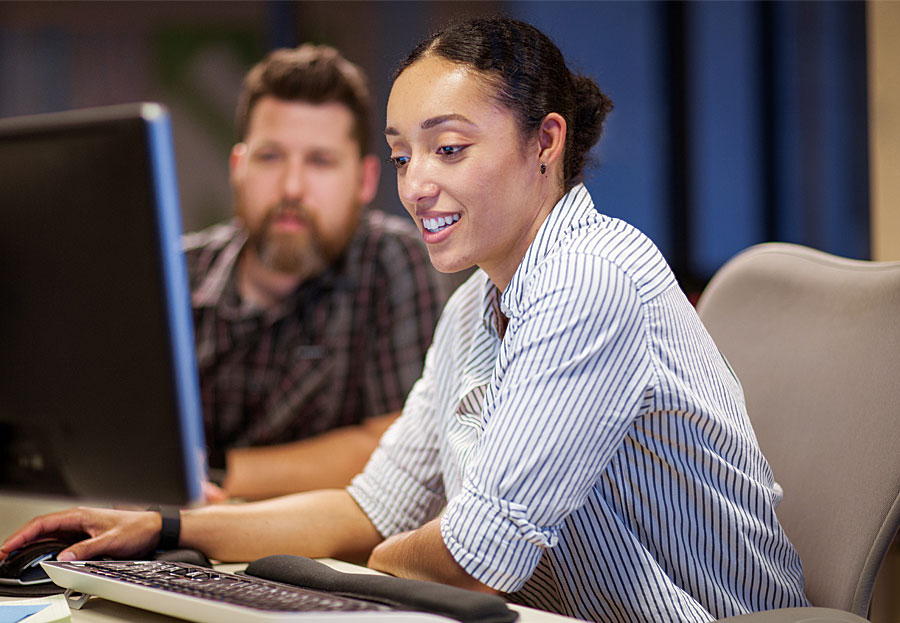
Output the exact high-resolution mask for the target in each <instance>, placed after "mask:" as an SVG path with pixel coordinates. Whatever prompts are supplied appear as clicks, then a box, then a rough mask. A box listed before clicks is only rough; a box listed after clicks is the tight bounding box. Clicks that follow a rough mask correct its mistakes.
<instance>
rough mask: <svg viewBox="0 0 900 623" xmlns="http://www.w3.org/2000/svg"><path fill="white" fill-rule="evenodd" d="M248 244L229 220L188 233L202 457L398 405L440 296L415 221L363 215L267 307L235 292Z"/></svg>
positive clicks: (415, 372) (218, 459)
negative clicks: (313, 269)
mask: <svg viewBox="0 0 900 623" xmlns="http://www.w3.org/2000/svg"><path fill="white" fill-rule="evenodd" d="M245 241H246V233H245V232H244V231H243V230H242V229H241V228H239V227H236V226H235V225H233V224H222V225H217V226H214V227H212V228H209V229H207V230H204V231H203V232H198V233H195V234H191V235H188V236H186V237H185V249H186V256H187V263H188V270H189V274H190V279H191V290H192V299H193V308H194V325H195V335H196V341H197V364H198V368H199V372H200V388H201V393H202V397H203V415H204V419H205V423H206V440H207V444H208V446H209V457H210V464H211V465H212V466H213V467H223V466H224V458H225V452H226V451H227V450H228V449H229V448H234V447H244V446H257V445H265V444H274V443H285V442H289V441H294V440H297V439H304V438H307V437H311V436H314V435H318V434H321V433H323V432H326V431H328V430H331V429H333V428H336V427H339V426H349V425H353V424H358V423H360V422H361V421H362V420H363V419H365V418H367V417H372V416H377V415H383V414H385V413H389V412H392V411H397V410H399V409H400V408H401V407H402V406H403V402H404V401H405V400H406V396H407V394H408V393H409V390H410V388H411V387H412V385H413V383H414V382H415V381H416V379H417V378H419V375H421V373H422V364H423V362H424V360H425V353H426V351H427V349H428V346H429V344H430V343H431V338H432V335H433V333H434V326H435V324H436V323H437V319H438V316H439V315H440V310H441V307H442V305H443V298H444V297H443V295H442V294H441V285H440V282H439V280H438V274H437V272H436V271H435V270H434V268H433V267H432V266H431V263H430V262H429V261H428V253H427V251H426V249H425V245H424V244H423V243H422V240H421V237H420V236H419V233H418V232H417V231H416V228H415V227H414V226H413V225H412V223H410V222H409V220H408V219H403V218H400V217H396V216H389V215H386V214H385V213H384V212H380V211H378V210H367V211H365V212H364V213H363V215H362V218H361V219H360V224H359V227H358V228H357V230H356V233H355V234H354V235H353V238H352V239H351V240H350V242H349V244H348V246H347V249H346V250H345V251H344V253H343V255H341V257H340V258H338V259H337V260H336V261H335V262H334V263H333V264H332V265H331V266H329V268H328V269H327V270H326V271H325V272H324V273H323V274H321V275H318V276H316V277H313V278H311V279H308V280H307V281H305V282H304V283H302V284H301V285H300V286H299V287H298V288H297V290H296V291H295V292H294V293H293V294H292V295H291V296H289V297H288V298H287V299H285V300H284V301H283V302H282V303H281V304H280V305H278V306H277V307H276V308H274V309H267V310H261V309H259V308H254V307H248V306H247V305H246V304H245V303H244V301H243V300H242V299H241V297H240V295H239V294H238V291H237V282H236V278H235V272H236V271H235V267H236V265H237V258H238V256H239V254H240V252H241V249H243V247H244V243H245Z"/></svg>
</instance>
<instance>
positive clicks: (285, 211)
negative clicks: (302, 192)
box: [265, 201, 314, 226]
mask: <svg viewBox="0 0 900 623" xmlns="http://www.w3.org/2000/svg"><path fill="white" fill-rule="evenodd" d="M282 216H291V217H293V218H295V219H297V220H298V221H300V222H302V223H304V224H306V225H313V224H314V223H313V221H312V219H311V218H310V215H309V211H308V210H307V209H306V208H304V207H303V205H302V204H301V203H300V202H298V201H282V202H280V203H278V204H276V205H275V206H273V207H271V208H270V209H269V211H268V212H267V213H266V218H265V224H266V225H267V226H268V225H270V224H271V223H272V221H274V220H276V219H278V218H281V217H282Z"/></svg>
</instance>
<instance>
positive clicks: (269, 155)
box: [256, 151, 281, 162]
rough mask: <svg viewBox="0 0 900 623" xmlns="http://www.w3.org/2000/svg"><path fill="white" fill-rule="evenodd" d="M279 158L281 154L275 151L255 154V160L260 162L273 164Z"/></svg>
mask: <svg viewBox="0 0 900 623" xmlns="http://www.w3.org/2000/svg"><path fill="white" fill-rule="evenodd" d="M280 157H281V154H279V153H278V152H275V151H260V152H257V154H256V159H257V160H259V161H261V162H274V161H275V160H278V159H279V158H280Z"/></svg>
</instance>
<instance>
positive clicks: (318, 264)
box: [248, 202, 329, 279]
mask: <svg viewBox="0 0 900 623" xmlns="http://www.w3.org/2000/svg"><path fill="white" fill-rule="evenodd" d="M284 213H293V215H294V217H295V218H297V219H299V220H300V221H302V222H303V223H304V224H305V225H306V228H305V229H303V230H301V231H298V232H279V231H276V230H275V228H274V227H273V222H274V221H275V220H276V219H277V218H279V217H280V216H281V215H282V214H284ZM248 236H249V238H248V242H249V244H250V245H251V246H252V247H253V249H254V250H255V251H256V254H257V256H258V257H259V259H260V261H261V262H262V264H263V265H264V266H266V267H267V268H269V269H271V270H274V271H277V272H280V273H285V274H289V275H297V276H300V277H302V278H303V279H307V278H309V277H313V276H315V275H319V274H321V273H323V272H324V271H325V269H326V268H327V267H328V264H329V260H328V257H327V254H326V252H325V249H324V248H323V246H322V240H321V237H320V236H319V232H318V229H317V228H316V223H315V221H314V220H313V219H311V218H309V215H308V214H307V213H306V211H305V210H304V209H303V207H302V206H300V205H298V204H296V203H285V202H282V203H280V204H278V205H276V206H274V207H273V208H271V209H270V210H269V211H268V212H267V213H266V216H265V218H264V219H263V221H262V223H260V225H259V227H258V228H256V229H254V230H253V231H249V232H248Z"/></svg>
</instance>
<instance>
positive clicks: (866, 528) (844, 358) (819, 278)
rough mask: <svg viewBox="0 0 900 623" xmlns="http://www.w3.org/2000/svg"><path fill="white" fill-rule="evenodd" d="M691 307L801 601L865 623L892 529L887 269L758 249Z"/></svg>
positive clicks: (895, 265) (899, 474)
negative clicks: (755, 455)
mask: <svg viewBox="0 0 900 623" xmlns="http://www.w3.org/2000/svg"><path fill="white" fill-rule="evenodd" d="M697 307H698V311H699V313H700V317H701V318H702V319H703V322H704V324H705V325H706V327H707V328H708V330H709V332H710V334H711V335H712V336H713V339H714V340H715V341H716V344H717V345H718V347H719V349H720V350H721V352H722V353H723V354H724V355H725V357H726V358H727V359H728V361H729V363H730V364H731V365H732V367H733V368H734V370H735V372H736V373H737V376H738V378H739V379H740V381H741V384H742V386H743V388H744V394H745V397H746V400H747V410H748V413H749V415H750V420H751V422H752V423H753V427H754V430H755V431H756V436H757V439H758V440H759V444H760V447H761V448H762V450H763V452H764V454H765V455H766V458H767V459H768V461H769V464H770V465H771V466H772V470H773V472H774V474H775V480H776V481H777V482H778V483H779V484H781V486H782V487H783V488H784V499H783V500H782V502H781V504H780V505H779V506H778V509H777V513H778V517H779V519H780V521H781V523H782V525H783V526H784V529H785V531H786V533H787V535H788V537H789V538H790V539H791V541H792V542H793V543H794V546H795V547H796V548H797V552H798V553H799V555H800V559H801V561H802V562H803V567H804V575H805V579H806V594H807V597H808V598H809V600H810V601H811V602H812V604H813V605H815V606H825V607H831V608H839V609H842V610H846V611H849V612H853V613H854V614H857V615H859V616H863V617H865V616H866V612H867V610H868V607H869V602H870V600H871V596H872V588H873V586H874V583H875V576H876V575H877V573H878V570H879V568H880V567H881V563H882V562H883V560H884V557H885V555H886V553H887V550H888V548H889V546H890V544H891V542H892V541H893V539H894V536H895V534H896V532H897V528H898V524H900V497H898V496H900V262H867V261H860V260H849V259H845V258H840V257H836V256H834V255H829V254H827V253H823V252H821V251H816V250H813V249H810V248H807V247H802V246H798V245H792V244H783V243H766V244H761V245H757V246H754V247H751V248H749V249H747V250H746V251H744V252H742V253H740V254H738V255H737V256H735V257H734V258H732V259H731V260H730V261H729V262H728V263H726V264H725V265H724V266H723V267H722V268H721V269H720V270H719V271H718V272H717V273H716V275H715V276H714V277H713V279H712V280H711V281H710V283H709V285H708V286H707V288H706V289H705V290H704V292H703V294H702V295H701V297H700V300H699V302H698V306H697Z"/></svg>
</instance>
